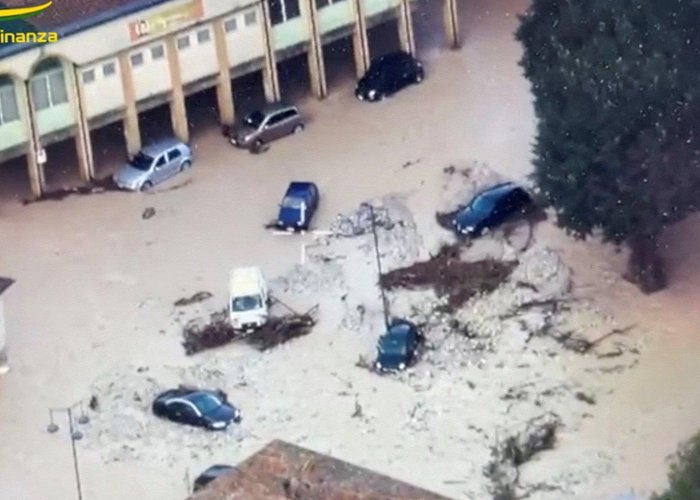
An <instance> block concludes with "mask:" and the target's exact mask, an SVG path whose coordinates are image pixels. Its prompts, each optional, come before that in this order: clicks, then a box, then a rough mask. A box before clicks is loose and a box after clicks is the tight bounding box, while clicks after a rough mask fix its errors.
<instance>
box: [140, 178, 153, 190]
mask: <svg viewBox="0 0 700 500" xmlns="http://www.w3.org/2000/svg"><path fill="white" fill-rule="evenodd" d="M151 189H153V183H152V182H151V181H146V182H144V183H143V184H141V191H142V192H146V191H150V190H151Z"/></svg>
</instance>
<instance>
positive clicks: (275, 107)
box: [260, 102, 299, 116]
mask: <svg viewBox="0 0 700 500" xmlns="http://www.w3.org/2000/svg"><path fill="white" fill-rule="evenodd" d="M288 109H293V110H294V111H296V112H299V109H298V108H297V107H296V106H295V105H293V104H287V103H284V102H276V103H272V104H268V105H266V106H265V107H264V108H262V109H261V110H260V112H261V113H262V114H264V115H265V116H267V115H270V114H272V113H277V112H278V111H286V110H288Z"/></svg>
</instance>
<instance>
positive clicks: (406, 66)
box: [355, 52, 425, 102]
mask: <svg viewBox="0 0 700 500" xmlns="http://www.w3.org/2000/svg"><path fill="white" fill-rule="evenodd" d="M423 78H425V71H424V70H423V64H422V63H421V62H420V61H419V60H418V59H416V58H415V57H413V56H412V55H411V54H409V53H407V52H393V53H391V54H387V55H384V56H381V57H379V58H377V59H375V60H374V61H372V64H371V65H370V67H369V69H367V72H366V73H365V74H364V76H363V77H362V78H361V79H360V81H359V82H358V83H357V87H356V88H355V97H357V98H358V99H359V100H361V101H370V102H376V101H381V100H382V99H384V98H385V97H388V96H390V95H392V94H394V93H396V92H398V91H399V90H401V89H403V88H404V87H407V86H408V85H412V84H417V83H421V82H422V81H423Z"/></svg>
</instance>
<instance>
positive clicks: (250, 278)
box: [229, 267, 262, 295]
mask: <svg viewBox="0 0 700 500" xmlns="http://www.w3.org/2000/svg"><path fill="white" fill-rule="evenodd" d="M261 276H262V271H261V270H260V268H259V267H237V268H236V269H233V270H232V271H231V275H230V279H229V290H230V291H231V292H232V293H236V294H237V295H238V294H240V295H246V294H248V293H250V294H251V295H252V294H256V293H259V292H260V285H261V283H260V280H261V279H262V278H261Z"/></svg>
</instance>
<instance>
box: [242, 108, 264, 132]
mask: <svg viewBox="0 0 700 500" xmlns="http://www.w3.org/2000/svg"><path fill="white" fill-rule="evenodd" d="M264 119H265V115H263V114H262V113H261V112H260V111H253V112H252V113H250V114H249V115H248V116H246V117H245V118H244V119H243V122H244V123H245V124H246V125H249V126H251V127H253V128H258V127H259V126H260V124H261V123H262V122H263V120H264Z"/></svg>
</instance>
